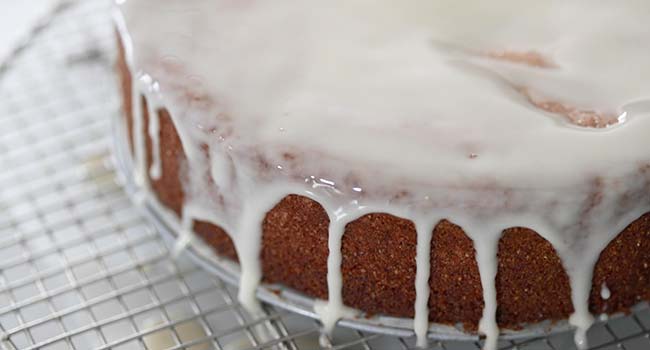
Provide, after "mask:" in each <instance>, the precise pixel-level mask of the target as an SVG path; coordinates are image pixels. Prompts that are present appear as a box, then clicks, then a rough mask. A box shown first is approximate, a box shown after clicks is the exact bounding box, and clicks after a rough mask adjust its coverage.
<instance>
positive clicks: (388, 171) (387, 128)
mask: <svg viewBox="0 0 650 350" xmlns="http://www.w3.org/2000/svg"><path fill="white" fill-rule="evenodd" d="M120 2H121V3H122V4H121V5H120V7H119V11H117V12H116V23H117V26H118V29H119V31H120V36H121V37H122V40H123V45H124V47H125V52H126V56H127V63H128V65H129V69H130V70H131V74H132V76H133V85H134V86H133V109H134V110H133V119H134V133H133V134H134V140H133V144H134V149H135V154H134V159H135V164H136V166H135V169H136V178H137V179H138V182H139V184H141V185H142V187H143V188H144V189H145V190H147V191H148V190H150V184H149V176H147V174H149V175H150V176H151V179H153V180H155V179H156V178H157V177H159V176H160V173H159V169H160V154H159V152H160V150H159V149H156V150H154V151H153V154H152V158H153V159H152V166H151V168H150V169H146V159H145V155H146V152H145V151H146V148H145V146H146V144H145V140H144V135H147V134H148V135H149V136H150V137H151V139H152V144H153V146H154V148H159V144H160V140H159V129H158V121H157V120H154V121H153V122H152V121H151V120H153V119H157V111H158V110H159V109H160V108H165V109H166V110H167V111H169V114H170V116H171V119H172V122H173V124H174V127H175V128H176V130H177V132H178V134H179V136H180V139H181V143H182V145H183V150H184V152H185V154H186V156H187V171H186V178H184V179H183V180H184V184H183V186H184V192H185V194H186V196H185V197H186V198H185V204H184V209H183V215H182V216H183V218H181V222H182V223H184V225H182V226H183V227H184V229H183V231H182V232H184V234H183V237H184V242H189V241H190V240H191V224H192V222H193V221H194V220H201V221H206V222H210V223H213V224H215V225H218V226H220V227H222V228H223V229H224V230H225V231H226V232H228V233H229V234H230V235H231V238H232V240H233V242H234V244H235V247H236V250H237V253H238V256H239V257H240V262H241V288H240V291H239V300H240V302H241V303H242V304H243V305H244V306H246V307H247V308H248V309H249V310H252V311H254V310H256V309H257V308H258V307H259V305H258V303H257V301H256V299H255V289H256V287H257V286H258V284H259V283H260V280H261V268H260V261H259V250H260V246H261V236H262V232H261V222H262V220H263V219H264V215H265V213H266V212H267V211H269V210H270V209H271V208H273V206H274V205H275V204H277V203H278V202H279V201H280V200H281V199H282V198H283V197H284V196H286V195H289V194H298V195H303V196H307V197H309V198H311V199H314V200H316V201H318V202H319V203H321V205H322V206H323V207H324V208H325V210H326V212H327V214H328V216H329V218H330V228H329V238H328V247H329V248H330V249H329V251H330V253H329V257H328V276H327V282H328V288H329V300H328V301H325V302H321V303H318V304H317V311H318V313H319V314H320V315H321V317H322V319H323V323H324V325H325V327H326V328H328V329H331V328H332V327H333V326H334V324H335V322H336V321H337V320H338V319H339V318H340V317H349V316H348V315H349V310H347V309H346V308H345V305H343V301H342V297H341V289H342V276H341V270H340V265H341V240H342V237H343V234H344V232H345V227H346V225H347V224H348V223H349V222H351V221H353V220H355V219H357V218H359V217H360V216H362V215H364V214H367V213H376V212H381V213H388V214H391V215H395V216H398V217H401V218H404V219H408V220H411V221H412V222H413V223H414V224H415V226H416V228H417V234H418V247H417V273H416V283H415V286H414V287H415V289H416V292H417V296H416V303H415V306H414V308H415V315H416V316H415V320H414V329H415V331H416V333H417V335H418V337H419V339H418V344H419V345H424V344H425V341H426V340H425V336H426V328H427V327H426V326H427V322H428V320H427V318H428V311H429V310H428V306H427V302H426V301H427V299H428V295H429V287H428V278H429V268H430V266H429V265H428V263H427V262H425V260H427V259H428V255H429V253H430V252H429V250H430V249H429V248H430V241H431V233H432V231H433V227H434V226H435V225H436V224H437V222H439V220H440V219H441V218H445V219H448V220H450V221H452V222H454V223H456V224H458V225H459V226H461V227H462V228H463V230H464V231H465V232H466V233H467V235H468V236H469V237H470V238H471V239H472V240H473V241H474V245H475V249H476V256H477V261H478V265H479V271H480V275H481V283H482V287H483V294H484V303H485V308H484V311H483V317H482V319H481V322H480V324H479V329H480V331H481V332H482V333H484V334H485V335H486V336H487V340H486V348H487V349H493V348H495V346H496V341H497V336H498V334H499V329H498V326H497V322H496V310H497V304H496V287H495V276H496V271H497V258H496V251H497V246H498V242H499V239H500V236H501V232H502V231H503V230H504V229H507V228H510V227H515V226H522V227H528V228H531V229H533V230H535V231H536V232H537V233H538V234H540V235H541V236H542V237H543V238H545V239H546V240H547V241H548V242H550V243H551V244H552V245H553V247H554V248H555V250H556V251H557V253H558V255H559V257H560V258H561V260H562V263H563V265H564V268H565V270H566V272H567V274H568V276H569V280H570V285H571V290H572V295H571V298H572V302H573V306H574V309H575V312H574V314H573V315H572V316H571V318H570V322H571V324H573V325H574V326H576V327H577V328H578V331H577V332H576V337H577V343H579V344H580V343H582V341H583V339H582V336H583V335H584V334H585V332H586V330H587V329H588V328H589V327H590V325H591V324H592V323H593V316H592V315H591V314H590V313H589V309H588V298H589V291H590V290H591V277H592V273H593V268H594V266H595V264H596V262H597V260H598V257H599V254H600V252H601V251H602V250H603V249H604V248H605V247H606V245H607V244H608V243H609V242H610V241H611V240H612V239H613V238H614V237H615V236H616V234H618V233H619V232H621V231H622V230H623V229H624V228H625V227H626V225H628V224H629V223H630V222H632V221H633V220H635V219H636V218H638V217H639V216H641V215H642V214H644V213H645V212H648V211H650V199H649V198H647V197H648V196H647V195H645V193H648V190H649V189H648V185H647V183H648V178H647V177H648V174H647V173H645V172H643V171H642V167H643V166H644V164H648V163H650V156H648V155H647V150H648V149H650V138H648V137H647V135H648V132H649V131H650V104H649V103H648V102H647V101H648V100H649V97H650V66H648V65H647V63H646V62H648V61H649V60H650V52H649V51H650V50H648V49H647V48H645V47H644V46H643V45H638V43H639V42H644V40H645V41H648V40H650V28H649V27H648V26H647V23H646V22H647V18H648V15H650V3H648V2H647V1H641V0H625V1H623V2H618V3H616V4H609V3H593V2H588V1H584V0H575V1H570V2H569V1H561V0H553V1H549V2H544V3H539V2H534V3H533V2H528V1H514V0H512V1H503V2H500V3H499V4H491V5H490V7H488V8H486V7H485V6H481V5H480V2H478V1H468V2H467V3H464V4H463V5H462V6H460V5H459V6H456V5H455V4H457V2H454V1H451V0H449V1H438V2H431V1H425V0H416V1H411V2H404V3H399V4H397V3H395V2H393V1H388V0H382V1H380V2H376V1H373V2H370V1H367V0H357V1H342V0H341V1H334V2H332V1H327V2H325V1H317V2H309V3H307V2H304V1H298V0H285V1H282V2H273V3H268V2H264V1H260V0H250V1H245V2H236V3H235V2H231V1H226V0H218V1H210V2H201V1H198V0H191V1H181V0H171V1H167V2H164V3H160V2H155V3H154V2H153V0H129V1H126V2H123V1H120ZM587 9H588V15H585V13H587V12H586V10H587ZM512 13H517V16H516V18H513V16H512ZM359 18H363V20H362V21H360V20H359ZM459 23H460V24H462V25H459ZM127 29H128V30H127ZM437 43H448V44H445V45H439V44H437ZM450 48H452V49H450ZM477 52H478V53H488V54H476V53H477ZM490 52H492V53H493V52H507V54H502V55H494V54H492V55H490V54H489V53H490ZM528 52H535V55H533V56H531V55H530V54H522V53H528ZM621 57H624V58H625V60H626V62H625V64H621V62H620V61H621ZM531 59H533V63H535V62H552V64H541V63H540V64H537V63H535V64H531V63H530V62H529V61H530V60H531ZM522 62H524V63H526V64H522ZM522 89H525V90H522ZM522 91H526V92H527V94H528V95H529V96H528V97H526V96H525V95H522ZM143 98H144V99H145V101H146V103H147V108H148V114H149V116H150V125H149V129H148V130H144V121H143V115H142V113H143V112H142V109H143V108H142V107H143V106H142V103H143ZM548 101H551V102H548ZM549 103H557V105H552V104H549ZM571 113H574V114H571ZM575 113H577V114H575ZM565 114H566V115H565ZM567 116H568V117H569V118H565V117H567ZM572 116H577V117H579V118H580V117H585V116H586V117H594V116H607V117H609V116H618V117H616V118H615V121H613V122H611V123H610V122H609V121H608V122H607V123H606V124H607V126H608V127H604V128H600V129H598V130H596V129H595V128H594V129H593V130H591V128H588V127H585V126H590V125H587V124H589V123H586V122H584V120H583V121H582V122H581V121H580V119H579V118H578V119H575V120H574V119H572V118H571V117H572ZM396 117H399V118H396ZM576 120H577V122H576ZM603 120H605V119H603ZM607 120H609V119H607ZM572 123H575V124H577V125H574V124H572ZM585 123H586V124H585ZM598 123H601V122H600V121H599V122H598ZM598 123H597V124H598ZM583 124H585V125H583ZM601 124H602V123H601ZM601 124H598V125H593V126H599V125H601ZM540 172H542V173H541V174H540ZM425 270H426V271H425Z"/></svg>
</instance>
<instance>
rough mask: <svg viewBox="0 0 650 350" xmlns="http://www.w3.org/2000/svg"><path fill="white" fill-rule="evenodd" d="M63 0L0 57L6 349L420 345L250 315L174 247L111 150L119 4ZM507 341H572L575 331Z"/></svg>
mask: <svg viewBox="0 0 650 350" xmlns="http://www.w3.org/2000/svg"><path fill="white" fill-rule="evenodd" d="M61 4H62V5H61V6H58V7H56V8H55V10H54V11H53V12H52V14H51V16H49V17H48V18H44V19H43V21H42V22H41V23H40V24H39V25H38V26H36V27H35V28H34V30H33V31H32V34H31V36H30V38H29V40H26V41H25V42H24V45H22V46H20V47H18V49H16V51H15V52H14V54H13V55H12V56H10V57H9V59H8V60H7V61H6V62H2V63H0V349H3V350H14V349H21V350H24V349H84V350H85V349H149V350H162V349H191V350H204V349H206V350H207V349H223V350H240V349H269V348H274V349H316V348H318V347H319V346H322V347H327V348H331V349H411V348H413V346H414V343H415V341H414V339H412V338H396V337H388V336H380V335H375V334H367V333H364V332H360V331H353V330H347V329H343V328H339V329H337V330H336V331H335V332H334V334H333V335H332V336H320V331H319V325H318V323H317V322H315V321H313V320H311V319H308V318H305V317H302V316H299V315H295V314H291V313H288V312H286V311H281V310H277V309H275V308H273V307H271V306H265V314H264V316H263V317H261V318H253V317H251V316H250V315H248V314H247V313H246V312H245V311H244V310H243V309H242V307H241V306H240V305H239V304H238V303H237V301H236V297H235V296H236V290H234V289H233V288H231V287H229V286H227V285H226V284H225V283H224V282H223V281H221V280H219V279H217V278H215V277H213V276H212V275H209V274H207V273H206V272H204V271H202V270H200V269H199V268H198V267H196V266H195V265H194V264H192V263H191V262H189V261H188V259H187V258H186V257H183V256H181V257H180V258H178V259H172V258H170V256H171V254H170V251H169V247H168V243H167V242H165V241H164V239H163V238H162V236H160V235H159V233H157V232H156V231H155V230H154V229H153V227H152V226H150V225H149V224H148V223H147V222H146V221H144V219H143V218H142V217H141V216H140V215H139V214H138V213H137V211H136V210H134V207H133V205H132V204H131V203H130V201H129V200H128V197H127V196H126V194H125V193H124V191H123V190H122V188H121V186H120V181H119V179H118V178H117V176H116V174H115V172H114V169H113V165H112V162H111V156H110V147H109V146H110V143H111V140H110V135H111V132H110V125H109V123H110V120H111V119H112V118H113V117H115V115H116V114H117V113H120V111H119V105H120V102H119V99H118V96H117V93H116V87H115V81H114V77H113V75H114V74H113V66H112V60H113V56H114V47H113V46H114V32H113V29H112V26H111V24H110V20H109V15H108V13H109V12H108V10H109V4H108V3H107V1H99V0H97V1H96V0H86V1H66V2H61ZM259 325H264V326H265V327H266V328H268V327H270V328H271V329H272V332H265V335H264V336H262V335H261V334H260V333H259V331H258V330H259ZM649 334H650V309H648V307H647V306H640V307H639V308H638V310H636V311H635V312H634V313H633V314H632V315H630V316H626V317H621V318H617V319H615V320H612V321H609V322H607V323H602V324H599V325H597V326H596V327H594V329H592V330H591V332H590V340H591V345H592V349H593V350H596V349H599V350H600V349H603V350H604V349H627V350H640V349H650V340H649ZM319 338H320V339H319ZM480 346H481V344H480V343H479V342H436V343H432V344H431V349H447V350H477V349H480ZM501 349H513V350H514V349H521V350H523V349H528V350H532V349H535V350H545V349H551V350H553V349H555V350H565V349H574V346H573V342H572V334H570V333H564V334H558V335H554V336H551V337H547V338H537V339H529V340H525V341H519V342H516V343H515V342H503V343H502V344H501Z"/></svg>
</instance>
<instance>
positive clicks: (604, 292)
mask: <svg viewBox="0 0 650 350" xmlns="http://www.w3.org/2000/svg"><path fill="white" fill-rule="evenodd" d="M600 297H601V298H602V299H603V300H609V298H611V297H612V291H610V290H609V288H607V284H606V283H603V285H602V286H601V287H600Z"/></svg>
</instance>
